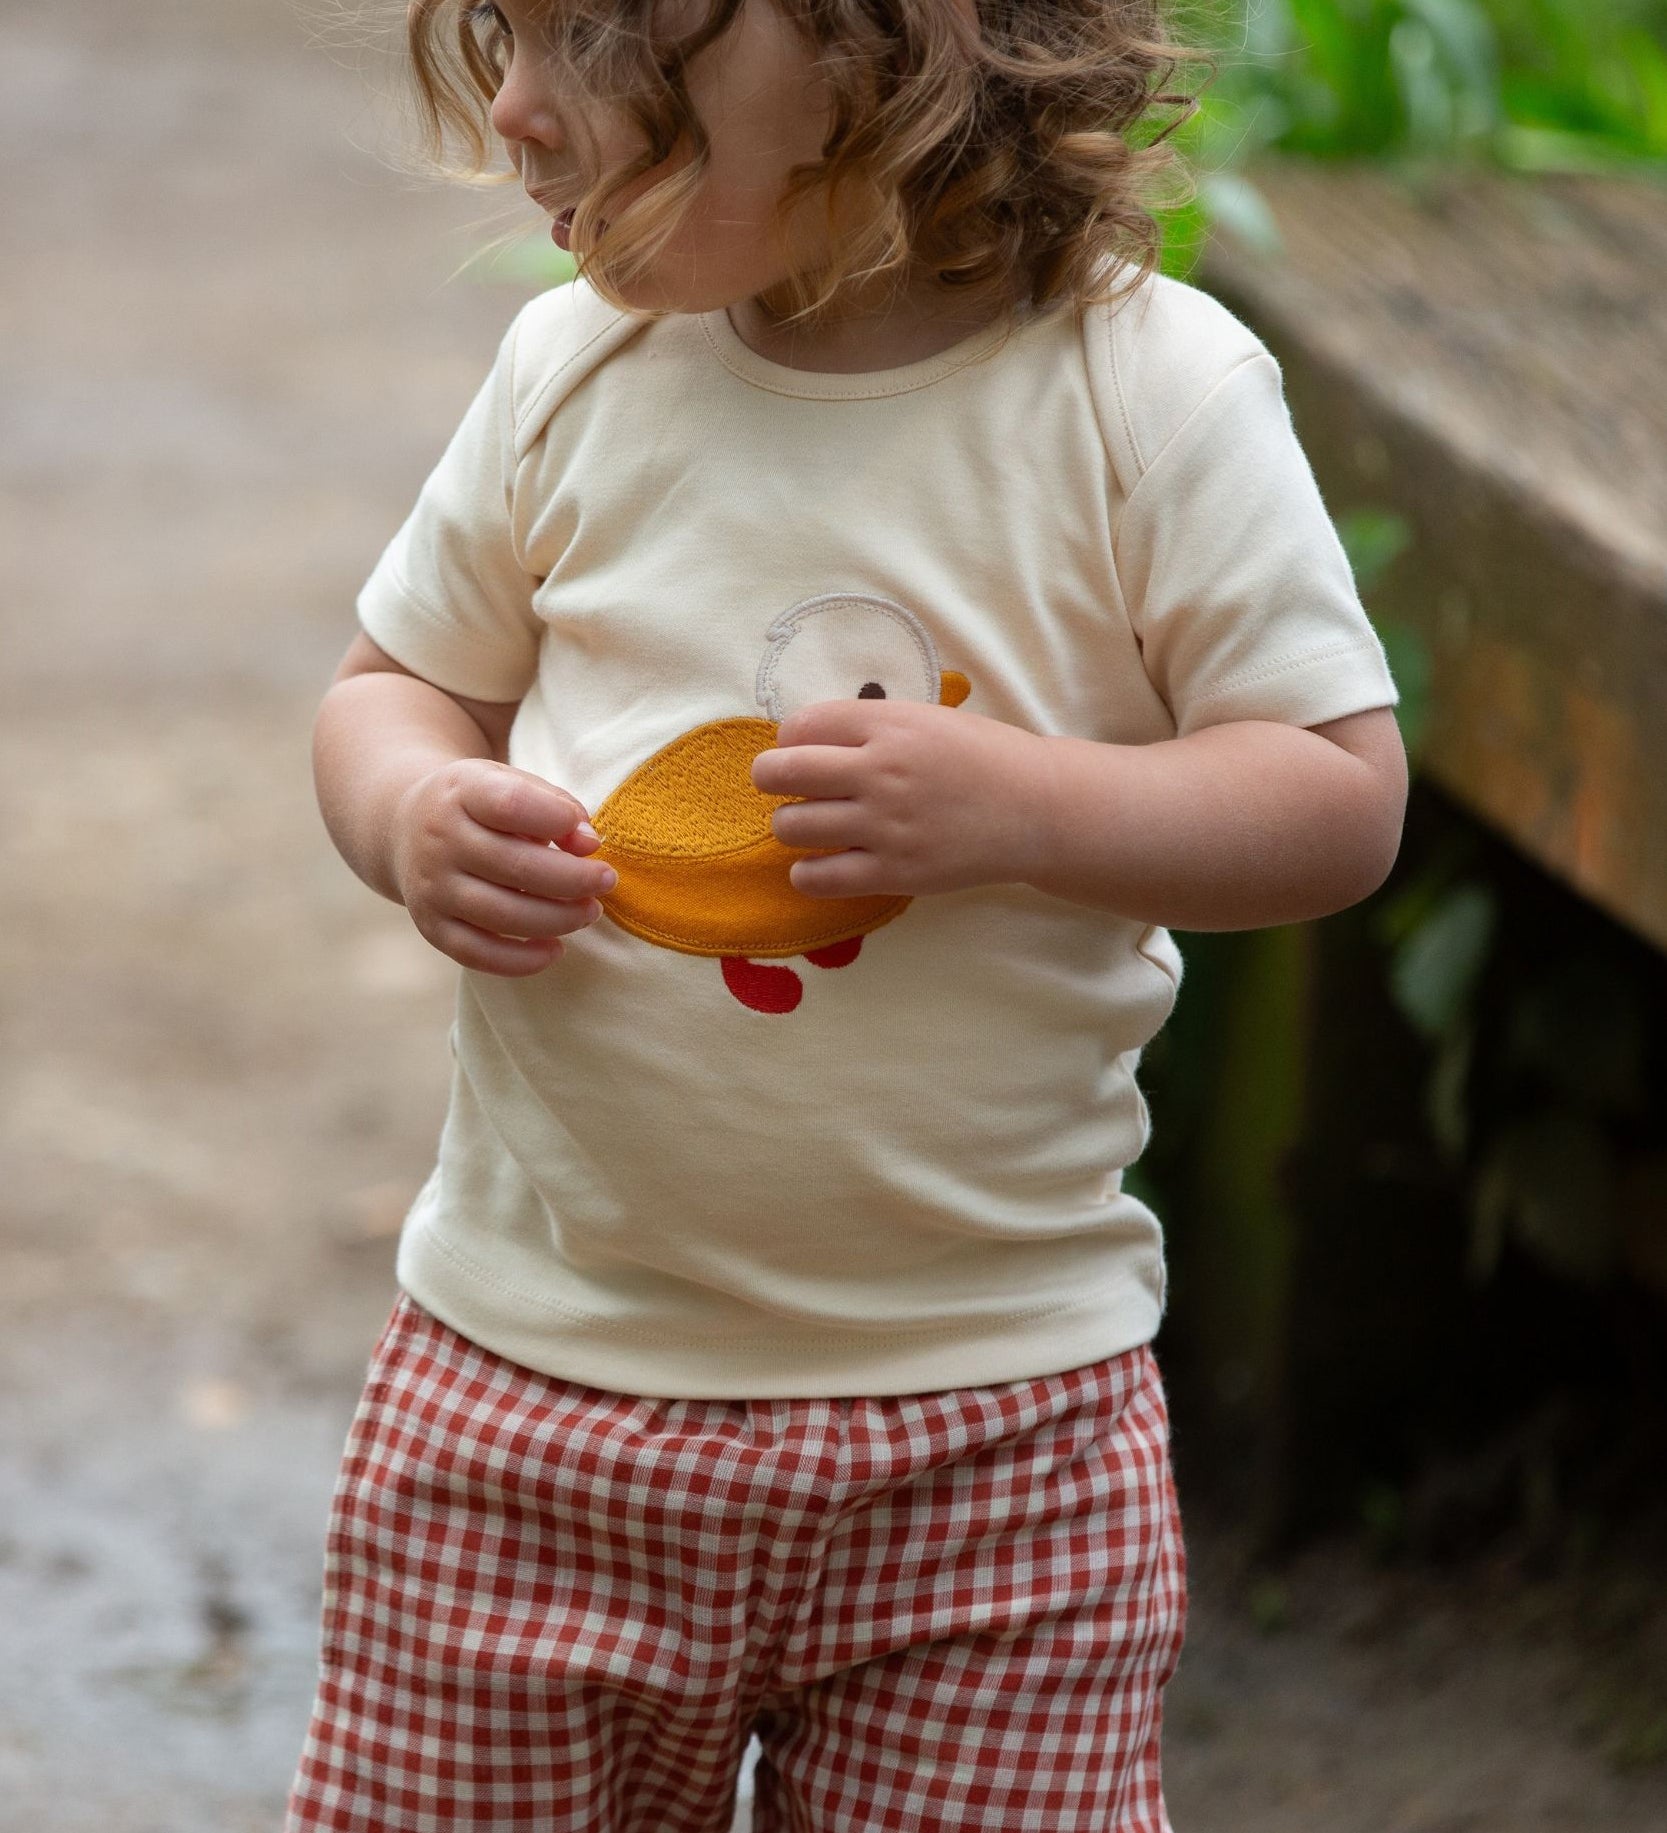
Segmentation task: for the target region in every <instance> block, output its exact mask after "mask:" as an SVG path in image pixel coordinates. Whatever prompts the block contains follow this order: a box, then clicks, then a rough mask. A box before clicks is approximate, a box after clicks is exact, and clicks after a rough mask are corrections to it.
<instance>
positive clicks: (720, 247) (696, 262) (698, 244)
mask: <svg viewBox="0 0 1667 1833" xmlns="http://www.w3.org/2000/svg"><path fill="white" fill-rule="evenodd" d="M558 4H559V0H558ZM662 5H663V8H664V14H665V19H666V23H667V25H668V26H670V27H672V28H673V29H679V30H685V31H686V30H689V29H691V28H692V27H693V26H694V25H695V24H696V23H698V20H699V19H700V17H701V16H702V9H701V8H700V7H699V5H698V0H662ZM499 11H500V12H501V13H502V14H503V16H504V19H505V21H506V23H507V25H508V27H509V29H510V31H511V33H512V34H513V46H512V48H511V49H510V50H509V51H508V52H507V56H508V67H507V70H506V72H505V75H504V80H503V86H502V88H501V89H500V90H499V92H498V96H497V99H496V101H495V102H494V103H493V105H492V125H493V128H494V129H495V131H496V132H497V133H498V134H499V136H500V137H501V138H502V139H503V141H504V144H505V146H506V147H507V148H508V151H509V155H510V158H511V159H512V160H513V162H514V164H515V167H516V170H517V171H518V172H519V173H520V175H521V182H522V184H523V185H524V186H525V187H526V189H527V190H528V191H529V192H530V193H532V194H533V195H534V196H535V198H536V199H537V201H538V202H539V203H540V205H541V206H543V207H544V208H546V209H547V210H549V211H550V213H551V214H552V216H554V215H556V214H559V212H560V211H561V210H562V209H564V208H566V207H568V206H571V205H572V204H574V203H576V202H577V201H578V198H579V195H580V193H581V191H582V190H584V189H585V188H586V186H587V183H588V182H589V181H590V180H592V179H594V178H595V177H596V176H597V175H598V174H599V173H600V172H605V171H609V170H616V169H618V168H619V167H621V166H623V165H624V164H625V163H627V162H628V161H629V160H630V159H632V158H634V157H635V156H636V155H637V154H638V153H639V152H640V150H641V141H640V139H639V138H638V137H637V135H636V134H635V131H634V130H633V128H632V126H631V124H630V123H629V122H628V121H627V120H625V119H624V118H623V117H622V116H621V115H620V114H619V113H618V111H614V110H608V109H606V108H604V107H601V106H600V105H598V104H597V103H596V102H595V101H594V100H592V99H590V98H588V97H585V96H583V95H582V94H581V93H580V92H579V90H578V88H577V87H576V85H574V84H573V82H572V81H571V79H566V80H564V73H563V70H562V67H561V65H560V63H559V62H558V61H557V60H556V58H555V57H554V56H552V55H551V53H550V48H549V43H548V37H547V34H546V33H545V32H544V31H542V30H541V27H540V23H539V20H538V17H537V16H536V14H534V13H533V11H532V10H531V8H530V6H529V0H501V5H500V8H499ZM688 82H689V91H690V94H691V97H692V98H693V101H694V104H695V106H696V108H697V109H698V110H699V113H700V118H701V120H702V121H703V122H704V123H705V125H706V130H707V133H708V135H709V136H710V139H711V157H710V161H709V163H708V165H707V168H706V172H705V175H704V177H703V178H702V180H701V184H700V189H699V190H698V192H697V193H696V195H695V197H694V200H693V202H692V203H691V205H690V207H689V209H688V211H687V213H686V215H685V216H684V219H683V221H682V222H681V223H680V224H679V226H678V228H677V231H676V233H675V234H674V235H673V236H672V238H671V239H670V241H668V242H667V243H666V245H665V247H664V249H663V250H662V251H661V252H660V253H659V254H658V255H657V256H656V257H655V260H654V263H653V265H652V267H651V268H650V269H649V270H648V271H647V272H646V273H645V274H641V275H639V276H638V277H637V278H636V279H635V280H634V281H632V282H631V283H630V285H629V289H628V293H627V295H626V297H627V302H628V303H629V304H630V305H631V306H632V307H634V308H636V309H637V310H658V311H672V312H708V311H714V310H716V309H718V308H719V307H722V306H726V305H731V304H734V303H735V302H736V301H737V300H740V299H746V298H751V297H754V296H756V295H758V294H760V293H763V292H765V291H767V290H768V289H770V288H771V287H774V286H776V285H777V284H778V283H779V282H780V281H781V280H782V279H783V277H784V276H785V275H786V273H787V272H788V271H789V270H788V264H787V261H786V260H785V259H784V258H783V255H782V252H781V250H780V244H779V242H777V241H775V240H774V239H773V238H772V234H771V223H772V219H773V216H774V212H775V206H776V201H777V199H778V198H779V197H780V195H781V192H782V187H783V184H784V182H785V180H786V177H787V174H788V172H789V170H790V169H791V168H792V167H793V166H795V165H798V164H800V163H803V162H807V161H815V160H818V159H819V158H820V157H821V151H822V143H823V140H824V137H825V134H826V131H827V125H828V112H829V111H828V106H827V102H826V100H825V97H824V95H823V92H822V89H821V85H820V83H819V81H818V79H817V77H816V74H815V71H814V67H813V64H812V60H811V54H810V52H809V50H808V49H807V47H806V45H805V43H804V41H803V39H802V38H800V37H799V35H798V34H797V32H795V31H794V29H793V27H792V26H791V25H790V24H789V23H788V22H787V20H786V19H784V18H783V17H782V16H781V14H780V13H779V12H778V11H777V10H776V8H775V7H774V6H772V5H771V4H770V0H744V4H743V6H742V10H741V12H740V13H739V15H738V16H737V18H736V20H735V23H734V24H733V26H732V27H731V28H730V31H729V32H728V34H727V35H726V36H725V37H724V38H722V39H720V40H719V41H718V42H717V43H715V44H713V45H710V46H708V47H707V49H706V50H705V51H703V52H701V53H700V55H699V56H698V57H697V58H696V59H695V61H694V63H693V64H692V65H691V67H690V70H689V75H688ZM589 160H594V162H595V163H594V167H591V166H590V165H589ZM687 162H688V150H687V148H686V147H682V148H679V149H678V151H677V152H676V153H674V154H673V156H672V157H671V158H670V159H669V160H666V161H664V162H663V163H662V164H660V165H658V166H656V167H654V169H653V170H652V171H650V172H646V173H644V174H643V175H642V176H641V177H640V178H637V179H634V180H633V181H632V182H631V184H630V185H629V186H628V187H627V188H626V190H625V191H624V193H623V194H622V198H621V203H622V205H623V204H626V203H632V202H634V201H635V200H636V199H637V198H638V197H640V196H641V195H642V194H643V193H644V192H645V191H647V190H649V189H651V188H652V187H653V186H654V185H655V184H657V183H659V182H660V181H661V180H663V179H665V178H667V177H668V176H670V175H671V174H672V173H673V172H675V171H677V170H678V169H679V168H680V167H681V166H683V165H684V164H686V163H687ZM823 222H824V213H823V210H822V208H821V206H820V204H819V203H817V204H815V205H813V207H810V208H806V209H803V210H798V211H796V212H795V213H794V217H793V220H792V223H791V224H790V226H789V230H788V234H789V236H790V238H791V240H790V242H789V247H790V248H791V249H792V250H793V252H794V253H795V254H796V255H797V257H798V258H799V259H800V260H801V261H802V262H805V263H806V264H808V265H809V266H810V267H812V268H814V266H815V265H816V264H817V262H818V258H819V256H820V254H821V251H822V250H823V249H824V248H825V247H826V231H825V229H824V227H823Z"/></svg>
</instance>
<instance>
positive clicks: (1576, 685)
mask: <svg viewBox="0 0 1667 1833" xmlns="http://www.w3.org/2000/svg"><path fill="white" fill-rule="evenodd" d="M1252 176H1253V177H1254V178H1255V179H1256V181H1257V183H1258V184H1259V186H1260V187H1261V189H1262V191H1263V193H1264V195H1265V196H1266V197H1267V198H1268V200H1269V203H1270V205H1271V206H1272V209H1273V213H1274V217H1275V220H1276V221H1277V223H1278V225H1279V229H1280V232H1281V237H1282V240H1283V244H1284V247H1283V250H1282V252H1279V253H1274V254H1269V253H1266V252H1259V251H1256V250H1253V249H1251V248H1249V247H1247V246H1245V245H1243V244H1241V243H1239V242H1238V241H1237V240H1235V239H1231V238H1229V237H1227V236H1226V235H1224V234H1223V235H1218V236H1217V238H1216V239H1215V241H1214V242H1213V243H1212V245H1211V247H1210V249H1209V250H1208V251H1207V252H1206V256H1205V261H1204V265H1203V269H1202V272H1201V274H1200V276H1199V278H1200V281H1201V283H1202V284H1204V285H1206V286H1207V287H1208V288H1209V289H1210V290H1211V291H1212V292H1215V293H1216V294H1217V295H1218V296H1219V297H1221V298H1222V299H1223V300H1224V301H1225V302H1226V303H1227V304H1228V305H1229V306H1230V307H1231V308H1232V309H1233V310H1234V311H1236V312H1238V313H1239V315H1240V316H1241V317H1243V318H1244V319H1245V320H1246V322H1247V323H1249V324H1251V325H1252V326H1254V328H1255V329H1256V330H1257V332H1258V333H1259V334H1260V335H1261V336H1262V337H1263V338H1264V339H1265V341H1266V342H1267V344H1268V346H1269V347H1270V349H1272V350H1273V352H1274V354H1275V355H1276V356H1277V357H1278V358H1279V360H1280V363H1281V365H1282V367H1283V368H1284V372H1285V380H1286V390H1287V395H1288V398H1289V400H1290V403H1291V409H1292V414H1293V417H1294V419H1295V421H1296V424H1297V428H1298V431H1299V433H1300V434H1301V437H1302V439H1303V443H1304V445H1305V447H1306V448H1307V450H1308V453H1309V456H1310V458H1311V459H1312V461H1313V464H1314V469H1315V472H1316V474H1317V476H1318V477H1319V480H1320V484H1321V488H1322V490H1323V491H1324V493H1325V496H1326V500H1327V502H1328V504H1329V505H1330V507H1331V509H1332V511H1333V513H1334V514H1341V513H1342V512H1344V511H1345V510H1348V509H1351V508H1376V509H1388V510H1392V511H1395V512H1397V513H1399V514H1401V515H1403V516H1405V517H1406V518H1407V519H1408V521H1409V522H1410V524H1411V526H1412V530H1413V534H1414V539H1413V542H1412V544H1411V546H1410V547H1409V549H1408V550H1407V551H1406V553H1404V554H1403V556H1402V557H1401V558H1400V559H1399V560H1398V561H1397V562H1396V564H1395V565H1394V567H1393V568H1392V569H1391V571H1390V573H1389V574H1388V575H1387V576H1386V578H1385V579H1384V580H1383V582H1382V583H1381V584H1380V586H1379V587H1378V588H1377V589H1375V590H1374V592H1373V594H1372V609H1373V611H1374V613H1375V614H1376V615H1379V616H1382V617H1393V618H1398V619H1401V620H1404V621H1405V622H1406V623H1408V624H1410V625H1411V626H1412V627H1414V628H1415V629H1416V630H1418V631H1419V632H1420V634H1421V635H1422V637H1423V639H1424V641H1425V643H1426V644H1427V646H1428V648H1429V651H1430V656H1431V682H1430V719H1429V726H1428V731H1427V737H1426V745H1425V756H1424V759H1423V767H1424V769H1425V771H1426V773H1427V774H1428V775H1429V776H1430V777H1431V778H1432V780H1434V781H1436V782H1438V783H1439V784H1440V785H1441V786H1442V787H1443V788H1445V789H1446V790H1447V791H1448V792H1449V793H1450V794H1452V795H1453V796H1454V797H1455V798H1457V799H1458V800H1460V801H1461V802H1463V803H1464V804H1465V805H1467V806H1468V807H1469V808H1471V809H1472V810H1473V811H1474V812H1475V813H1476V814H1478V815H1479V816H1481V817H1482V818H1483V819H1484V820H1486V821H1488V822H1489V823H1491V824H1492V825H1494V826H1495V827H1497V828H1498V829H1499V830H1501V831H1502V832H1503V833H1504V834H1505V835H1506V836H1508V837H1509V838H1510V839H1511V840H1512V841H1513V842H1514V843H1515V844H1516V845H1517V846H1518V847H1519V848H1520V849H1521V850H1522V851H1523V852H1525V853H1526V854H1528V855H1529V856H1530V857H1532V858H1534V859H1535V860H1537V861H1538V862H1539V863H1540V864H1542V865H1543V866H1545V867H1546V868H1547V869H1548V870H1550V871H1552V872H1554V873H1555V874H1556V875H1557V876H1559V877H1561V878H1562V879H1563V880H1564V881H1565V882H1566V883H1568V884H1569V885H1571V886H1572V887H1573V888H1574V889H1575V890H1577V891H1578V892H1580V893H1581V895H1583V896H1584V897H1586V898H1587V899H1588V900H1589V901H1591V902H1592V903H1594V904H1596V905H1598V906H1599V907H1600V908H1602V909H1604V910H1606V911H1608V912H1609V913H1610V914H1612V915H1614V916H1616V917H1618V918H1619V919H1620V920H1621V921H1623V922H1625V923H1627V924H1628V925H1629V926H1631V927H1632V928H1634V929H1635V930H1637V931H1638V932H1639V933H1640V934H1641V935H1643V936H1644V937H1646V938H1647V939H1648V940H1650V941H1652V942H1653V943H1654V944H1656V945H1657V946H1659V947H1663V948H1667V189H1663V188H1661V187H1658V186H1653V185H1647V184H1641V183H1640V184H1630V183H1624V182H1620V181H1615V180H1596V179H1559V180H1543V179H1542V180H1534V181H1528V180H1522V179H1515V178H1511V177H1506V176H1499V175H1486V174H1466V175H1463V176H1451V175H1448V176H1444V177H1443V178H1442V179H1441V180H1440V181H1439V183H1437V184H1435V185H1434V186H1433V188H1426V189H1424V190H1422V191H1418V190H1415V189H1413V188H1412V187H1411V186H1410V185H1409V184H1408V183H1407V182H1405V181H1404V180H1402V179H1399V178H1397V177H1395V176H1393V175H1390V174H1386V173H1384V172H1382V171H1380V170H1377V169H1352V168H1348V167H1342V168H1338V167H1334V166H1319V165H1308V164H1306V163H1303V162H1287V161H1279V162H1277V163H1272V164H1265V165H1264V166H1262V167H1261V168H1259V169H1258V170H1257V171H1256V172H1255V173H1253V174H1252Z"/></svg>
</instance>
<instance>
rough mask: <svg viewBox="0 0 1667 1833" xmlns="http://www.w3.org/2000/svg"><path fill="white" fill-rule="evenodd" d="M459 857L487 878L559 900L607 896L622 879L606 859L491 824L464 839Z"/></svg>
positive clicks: (474, 873) (465, 865)
mask: <svg viewBox="0 0 1667 1833" xmlns="http://www.w3.org/2000/svg"><path fill="white" fill-rule="evenodd" d="M456 863H457V864H458V865H459V866H460V867H461V868H462V870H463V871H465V872H467V873H469V874H471V875H472V876H473V877H475V878H479V879H482V880H484V881H485V882H486V883H487V884H492V885H503V886H505V887H506V888H507V889H509V890H511V891H519V892H522V893H523V894H524V895H526V896H528V897H543V898H552V899H555V900H558V901H560V900H565V899H569V898H586V897H606V896H607V894H608V893H609V892H610V891H611V890H612V889H613V888H614V885H615V883H617V874H616V873H615V872H614V869H613V867H612V866H610V865H609V864H608V863H607V862H606V861H605V860H601V859H590V858H585V857H578V858H576V857H575V856H574V855H573V854H571V853H567V852H564V851H562V849H561V848H559V847H553V846H551V845H550V844H549V842H548V841H544V840H533V839H529V838H528V837H527V836H525V835H521V834H517V835H514V836H510V835H505V834H494V833H492V832H491V831H490V830H489V829H486V828H478V829H476V831H475V832H474V833H473V834H472V835H469V836H466V837H465V838H464V839H463V840H462V842H461V843H460V845H459V847H458V850H457V854H456Z"/></svg>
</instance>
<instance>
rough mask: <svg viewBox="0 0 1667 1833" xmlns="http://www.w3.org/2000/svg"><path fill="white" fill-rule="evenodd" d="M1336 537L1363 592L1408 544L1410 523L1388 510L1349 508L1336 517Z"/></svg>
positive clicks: (1410, 534)
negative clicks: (1341, 544)
mask: <svg viewBox="0 0 1667 1833" xmlns="http://www.w3.org/2000/svg"><path fill="white" fill-rule="evenodd" d="M1337 538H1338V540H1339V541H1341V542H1342V543H1343V552H1344V553H1345V554H1347V555H1348V557H1349V565H1350V566H1351V567H1353V568H1354V582H1355V586H1356V587H1357V589H1358V590H1359V591H1360V592H1361V593H1362V594H1365V593H1367V592H1370V591H1371V589H1372V587H1373V586H1374V585H1376V584H1377V582H1378V580H1379V578H1380V577H1381V576H1382V575H1383V574H1384V573H1385V572H1387V571H1388V569H1389V567H1390V565H1391V564H1392V563H1393V562H1394V561H1395V560H1397V559H1398V558H1399V557H1400V555H1401V554H1403V553H1404V552H1405V551H1406V549H1407V548H1408V547H1409V546H1411V544H1412V524H1411V523H1410V522H1409V521H1408V520H1407V518H1406V517H1405V516H1403V515H1397V514H1396V513H1395V512H1394V511H1393V510H1389V509H1351V510H1349V511H1347V512H1346V513H1345V514H1343V515H1340V516H1339V517H1338V518H1337Z"/></svg>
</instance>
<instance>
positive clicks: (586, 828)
mask: <svg viewBox="0 0 1667 1833" xmlns="http://www.w3.org/2000/svg"><path fill="white" fill-rule="evenodd" d="M574 832H575V833H580V834H588V835H589V836H590V838H591V839H592V840H600V839H601V838H602V836H601V835H600V834H599V833H597V831H596V829H595V828H593V827H592V826H591V824H590V823H589V822H588V821H581V822H580V823H579V825H578V827H577V828H576V829H575V830H574Z"/></svg>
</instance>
